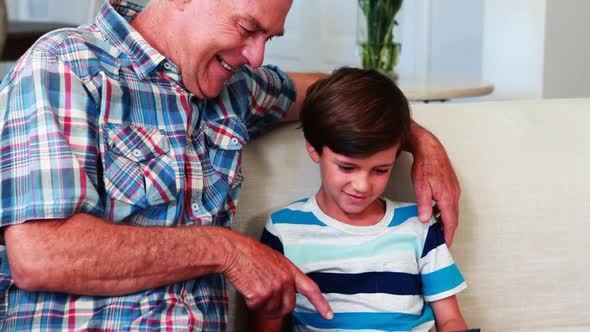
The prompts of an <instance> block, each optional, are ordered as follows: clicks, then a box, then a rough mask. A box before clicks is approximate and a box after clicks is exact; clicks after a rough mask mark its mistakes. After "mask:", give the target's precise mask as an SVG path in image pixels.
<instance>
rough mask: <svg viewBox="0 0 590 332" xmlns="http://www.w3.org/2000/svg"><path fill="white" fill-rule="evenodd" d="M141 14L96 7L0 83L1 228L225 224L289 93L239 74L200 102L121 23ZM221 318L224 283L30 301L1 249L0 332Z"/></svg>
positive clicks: (247, 72)
mask: <svg viewBox="0 0 590 332" xmlns="http://www.w3.org/2000/svg"><path fill="white" fill-rule="evenodd" d="M141 10H142V6H140V5H137V4H133V3H130V2H126V1H120V0H118V1H111V4H108V3H106V4H105V5H104V6H103V7H102V10H101V12H100V14H99V15H98V16H97V19H96V21H95V22H94V23H93V24H91V25H87V26H82V27H80V28H77V29H64V30H59V31H55V32H52V33H50V34H48V35H46V36H45V37H43V38H42V39H41V40H39V41H38V42H37V43H36V44H35V46H34V47H33V48H32V49H30V50H29V51H28V52H27V53H26V54H25V55H24V56H23V57H22V58H21V59H20V61H19V62H18V63H17V64H16V67H15V68H14V69H13V70H12V71H11V72H10V73H9V74H8V76H7V77H6V78H5V79H4V80H3V81H2V84H1V86H0V179H1V183H0V230H1V229H3V228H4V227H6V226H10V225H15V224H19V223H23V222H26V221H28V220H41V219H60V218H68V217H70V216H72V215H74V214H76V213H89V214H93V215H96V216H100V217H103V218H104V219H107V220H110V221H112V222H113V223H125V224H132V225H138V226H167V227H176V226H197V225H216V226H222V227H229V226H230V224H231V221H232V217H233V216H234V214H235V211H236V204H237V198H238V192H239V189H240V184H241V182H242V176H241V174H240V162H241V152H242V148H243V146H244V145H245V144H246V143H247V142H248V141H249V140H250V139H251V138H252V137H253V136H255V135H257V134H259V133H260V132H261V131H262V130H263V129H265V128H268V127H269V126H271V125H273V124H275V123H277V122H278V121H279V120H280V119H281V117H282V116H283V115H284V114H285V113H286V112H287V111H288V110H289V109H290V108H291V106H292V103H293V100H294V98H295V91H294V87H293V84H292V82H291V81H290V80H289V79H288V77H287V76H286V75H285V74H284V73H283V72H281V71H280V70H278V69H277V68H274V67H263V68H260V69H257V70H253V69H251V68H248V67H244V68H241V69H240V70H237V71H236V72H235V73H234V75H233V77H232V78H231V79H230V80H229V81H228V82H227V83H226V85H225V87H224V89H223V91H222V92H221V94H220V95H219V96H218V97H217V98H215V99H207V100H201V99H198V98H197V97H195V96H194V95H193V94H191V93H190V92H189V91H187V90H186V88H185V87H184V85H183V82H182V78H181V76H180V72H179V70H178V69H177V67H176V66H175V65H174V64H173V63H172V62H170V61H169V60H167V59H166V58H165V57H164V56H163V55H162V54H161V53H159V52H158V51H157V50H155V49H154V48H152V47H151V46H150V45H149V44H148V43H147V42H146V41H145V40H144V39H143V38H142V37H141V36H140V35H139V34H138V33H137V32H136V31H135V30H134V29H133V28H132V27H131V26H130V25H129V22H130V21H131V19H132V18H133V17H134V16H135V15H136V14H137V13H138V12H140V11H141ZM187 250H188V248H187ZM113 254H116V253H113ZM226 318H227V290H226V281H225V279H224V278H223V276H222V275H218V274H213V275H208V276H205V277H202V278H199V279H197V280H189V281H186V282H181V283H176V284H172V285H168V286H164V287H160V288H157V289H152V290H149V291H145V292H138V293H135V294H130V295H126V296H118V297H94V296H70V295H66V294H60V293H51V292H38V293H29V292H25V291H23V290H20V289H18V288H17V287H16V286H15V285H14V282H13V280H12V278H11V272H10V267H9V262H8V261H7V256H6V248H5V247H4V246H3V245H2V243H1V242H0V329H1V330H11V331H15V330H62V329H67V330H73V329H89V330H95V329H97V330H134V331H149V330H160V329H165V330H167V331H173V330H179V331H186V330H203V331H222V330H224V328H225V324H226Z"/></svg>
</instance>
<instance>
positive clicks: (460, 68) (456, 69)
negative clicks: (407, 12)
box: [406, 0, 485, 80]
mask: <svg viewBox="0 0 590 332" xmlns="http://www.w3.org/2000/svg"><path fill="white" fill-rule="evenodd" d="M410 1H412V0H407V1H406V2H410ZM484 8H485V6H484V1H483V0H433V1H432V14H431V20H430V22H431V32H430V33H431V38H430V39H431V48H430V56H429V58H430V61H431V64H430V75H431V76H434V77H454V78H467V79H472V80H479V79H481V74H482V46H483V41H482V36H483V22H482V17H483V13H484ZM406 23H409V24H412V22H406Z"/></svg>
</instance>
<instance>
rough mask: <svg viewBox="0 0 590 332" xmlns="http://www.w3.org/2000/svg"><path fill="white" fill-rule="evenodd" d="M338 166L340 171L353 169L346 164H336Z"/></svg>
mask: <svg viewBox="0 0 590 332" xmlns="http://www.w3.org/2000/svg"><path fill="white" fill-rule="evenodd" d="M338 168H339V169H340V170H341V171H345V172H350V171H352V170H353V169H354V168H353V167H352V166H347V165H338Z"/></svg>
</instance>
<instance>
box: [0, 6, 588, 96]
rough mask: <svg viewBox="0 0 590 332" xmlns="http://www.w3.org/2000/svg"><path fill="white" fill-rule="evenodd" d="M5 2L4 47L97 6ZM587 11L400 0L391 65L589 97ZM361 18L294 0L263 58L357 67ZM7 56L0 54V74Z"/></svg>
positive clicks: (427, 74)
mask: <svg viewBox="0 0 590 332" xmlns="http://www.w3.org/2000/svg"><path fill="white" fill-rule="evenodd" d="M4 2H5V5H6V12H7V22H8V23H7V28H6V29H5V30H8V35H9V36H8V38H7V40H6V43H5V45H4V51H5V53H6V51H7V50H17V48H18V47H17V44H16V42H12V44H11V41H10V31H11V27H15V26H16V25H18V24H19V23H18V22H20V24H21V27H22V23H23V22H24V23H28V24H31V23H37V24H39V23H45V24H49V25H48V26H49V27H51V26H60V25H64V26H67V25H73V26H75V25H80V24H84V23H87V22H90V21H91V20H92V18H93V17H94V15H95V14H96V12H97V11H98V8H99V7H100V5H101V4H102V0H4ZM589 13H590V1H587V0H561V1H558V0H406V1H404V3H403V6H402V9H401V11H400V12H399V13H398V15H397V17H396V19H397V21H398V25H397V26H396V27H395V39H396V41H397V42H399V43H401V45H402V46H401V56H400V61H399V64H398V65H397V66H396V68H395V71H396V73H397V74H398V75H399V76H400V79H401V80H402V81H403V80H421V81H431V80H442V81H443V82H452V81H454V80H463V81H462V82H476V83H477V82H488V83H490V84H493V86H494V91H493V93H491V94H488V95H485V96H481V97H477V100H508V99H541V98H570V97H590V66H588V64H587V59H590V45H589V44H588V43H587V42H585V40H587V36H586V34H587V32H588V31H590V19H589V18H590V17H589V15H590V14H589ZM358 17H359V9H358V1H357V0H315V1H311V0H294V1H293V7H292V10H291V12H290V14H289V17H288V19H287V23H286V35H285V37H282V38H275V39H273V40H272V41H271V42H270V43H269V45H268V48H267V53H266V61H265V62H266V63H272V64H277V65H279V66H280V67H281V68H283V69H285V70H288V71H298V72H307V71H320V72H327V73H328V72H331V71H332V70H333V69H335V68H337V67H340V66H358V65H360V50H359V45H358V44H359V42H358V33H357V31H358V24H359V23H358V22H359V20H358ZM15 24H16V25H15ZM46 27H47V26H46ZM41 30H42V29H41ZM13 64H14V62H13V61H12V60H10V61H9V60H7V59H6V58H5V57H3V59H2V63H1V65H0V74H1V75H2V76H4V74H5V73H6V72H7V71H8V68H9V67H10V66H11V65H13ZM472 99H473V98H471V99H470V98H467V99H465V100H472Z"/></svg>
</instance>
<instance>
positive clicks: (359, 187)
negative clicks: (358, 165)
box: [352, 174, 371, 193]
mask: <svg viewBox="0 0 590 332" xmlns="http://www.w3.org/2000/svg"><path fill="white" fill-rule="evenodd" d="M370 187H371V184H370V183H369V179H368V177H367V176H366V175H360V174H359V175H358V176H356V177H355V178H354V180H353V181H352V188H353V189H354V190H356V191H357V192H360V193H363V192H367V191H368V190H369V188H370Z"/></svg>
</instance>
